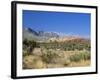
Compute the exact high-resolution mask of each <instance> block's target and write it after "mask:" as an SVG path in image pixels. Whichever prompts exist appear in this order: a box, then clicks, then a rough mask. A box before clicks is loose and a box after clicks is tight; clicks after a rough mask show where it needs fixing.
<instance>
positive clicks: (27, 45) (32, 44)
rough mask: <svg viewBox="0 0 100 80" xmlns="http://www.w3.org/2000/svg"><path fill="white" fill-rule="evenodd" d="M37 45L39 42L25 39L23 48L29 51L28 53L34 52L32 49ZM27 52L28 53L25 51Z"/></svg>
mask: <svg viewBox="0 0 100 80" xmlns="http://www.w3.org/2000/svg"><path fill="white" fill-rule="evenodd" d="M35 47H37V42H35V41H34V40H27V39H25V40H23V50H25V51H27V53H30V54H31V53H32V50H33V49H34V48H35ZM25 54H26V53H25Z"/></svg>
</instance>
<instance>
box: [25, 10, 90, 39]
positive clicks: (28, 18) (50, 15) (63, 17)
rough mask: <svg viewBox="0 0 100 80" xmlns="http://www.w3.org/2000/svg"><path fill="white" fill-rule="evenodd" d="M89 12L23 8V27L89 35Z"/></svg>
mask: <svg viewBox="0 0 100 80" xmlns="http://www.w3.org/2000/svg"><path fill="white" fill-rule="evenodd" d="M90 20H91V15H90V14H89V13H71V12H48V11H32V10H23V27H29V28H32V29H34V30H39V31H41V30H43V31H50V32H59V33H64V34H75V35H80V36H85V37H89V36H90V27H91V25H90V24H91V23H90Z"/></svg>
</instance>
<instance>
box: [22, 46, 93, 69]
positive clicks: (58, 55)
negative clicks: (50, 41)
mask: <svg viewBox="0 0 100 80" xmlns="http://www.w3.org/2000/svg"><path fill="white" fill-rule="evenodd" d="M86 52H88V53H90V52H89V51H84V50H82V51H77V50H75V51H61V50H54V49H45V48H41V49H39V48H38V49H35V50H34V51H33V54H32V55H26V56H23V69H41V68H60V67H80V66H81V67H83V66H89V65H90V63H91V61H90V58H89V59H85V58H86V57H87V56H90V54H88V55H87V53H86ZM81 53H82V54H81ZM83 53H84V54H86V55H85V58H84V55H83ZM80 54H81V56H80ZM76 55H77V56H78V57H75V56H76ZM71 58H72V59H71ZM77 58H79V59H78V60H77V61H75V59H77Z"/></svg>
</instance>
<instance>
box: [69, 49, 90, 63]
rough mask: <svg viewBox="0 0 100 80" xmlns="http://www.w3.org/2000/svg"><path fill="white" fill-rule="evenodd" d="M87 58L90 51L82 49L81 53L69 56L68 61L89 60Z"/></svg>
mask: <svg viewBox="0 0 100 80" xmlns="http://www.w3.org/2000/svg"><path fill="white" fill-rule="evenodd" d="M89 59H90V52H88V51H83V52H81V53H78V54H74V55H72V56H70V61H75V62H78V61H81V60H89Z"/></svg>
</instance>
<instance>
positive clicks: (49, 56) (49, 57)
mask: <svg viewBox="0 0 100 80" xmlns="http://www.w3.org/2000/svg"><path fill="white" fill-rule="evenodd" d="M42 58H43V61H45V62H46V63H55V62H56V58H59V55H58V54H57V53H55V52H53V51H51V50H46V53H43V54H42Z"/></svg>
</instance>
